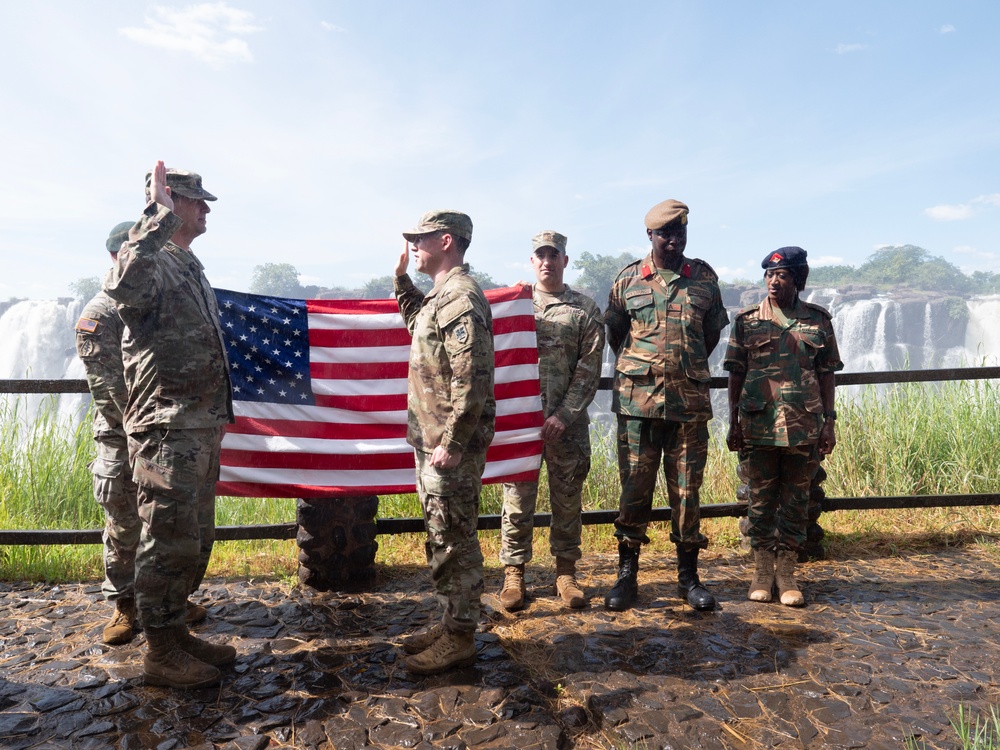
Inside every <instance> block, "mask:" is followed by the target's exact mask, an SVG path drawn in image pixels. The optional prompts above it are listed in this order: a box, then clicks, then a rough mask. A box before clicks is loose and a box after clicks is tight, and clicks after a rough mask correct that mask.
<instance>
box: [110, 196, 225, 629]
mask: <svg viewBox="0 0 1000 750" xmlns="http://www.w3.org/2000/svg"><path fill="white" fill-rule="evenodd" d="M180 225H181V220H180V219H179V218H178V217H177V216H175V215H174V214H173V213H172V212H171V211H169V210H168V209H166V208H164V207H162V206H159V205H157V204H156V203H150V204H149V205H148V206H146V209H145V211H144V212H143V215H142V217H141V219H140V220H139V222H138V225H137V226H136V227H134V228H133V229H132V230H131V231H130V232H129V242H128V244H127V245H125V246H124V247H123V248H122V249H121V251H120V252H119V253H118V259H117V261H116V262H115V265H114V267H113V268H112V270H111V272H110V273H109V274H108V277H107V278H106V279H105V282H104V291H105V292H106V293H107V294H108V296H110V297H112V298H113V299H114V300H115V301H116V302H117V303H118V313H119V315H120V316H121V318H122V321H123V322H124V323H125V326H126V331H125V335H124V338H123V340H122V358H123V360H124V364H125V381H126V383H127V385H128V402H127V404H126V407H125V429H126V432H127V433H128V445H129V458H130V460H131V462H132V472H133V477H134V479H135V482H136V484H137V485H138V488H139V490H138V495H139V517H140V518H141V520H142V534H141V537H140V540H139V548H138V552H137V555H136V564H135V591H136V604H137V607H138V610H139V616H140V620H141V621H142V623H143V625H144V626H145V627H152V628H167V627H172V626H174V625H180V624H181V623H183V621H184V615H185V607H186V602H187V598H188V596H189V594H190V593H191V592H192V591H194V590H195V589H196V588H197V587H198V585H199V584H200V583H201V580H202V577H203V576H204V575H205V569H206V568H207V566H208V559H209V557H210V555H211V552H212V545H213V542H214V540H215V483H216V481H217V480H218V478H219V449H220V445H221V443H222V435H223V432H224V431H225V425H226V423H227V422H231V421H232V420H233V406H232V392H231V388H230V383H229V365H228V361H227V359H226V349H225V346H224V344H223V339H222V330H221V328H220V326H219V310H218V307H217V305H216V301H215V294H214V292H213V291H212V288H211V286H209V283H208V279H207V278H205V273H204V270H203V269H204V267H203V266H202V264H201V262H200V261H199V260H198V259H197V258H196V257H195V256H194V254H193V253H191V252H189V251H187V250H184V249H182V248H180V247H178V246H177V245H175V244H173V243H172V242H170V241H169V239H170V237H171V235H172V234H173V233H174V231H175V230H176V229H177V228H178V227H179V226H180Z"/></svg>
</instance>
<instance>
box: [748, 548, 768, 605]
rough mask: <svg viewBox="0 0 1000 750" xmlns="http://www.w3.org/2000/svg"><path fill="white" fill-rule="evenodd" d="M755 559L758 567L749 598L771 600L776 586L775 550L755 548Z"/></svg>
mask: <svg viewBox="0 0 1000 750" xmlns="http://www.w3.org/2000/svg"><path fill="white" fill-rule="evenodd" d="M753 559H754V564H755V566H756V567H755V569H754V572H753V580H752V581H751V582H750V592H749V593H748V594H747V598H748V599H749V600H750V601H752V602H769V601H771V590H772V589H773V588H774V550H773V549H755V550H754V551H753Z"/></svg>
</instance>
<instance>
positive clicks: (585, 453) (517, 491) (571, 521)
mask: <svg viewBox="0 0 1000 750" xmlns="http://www.w3.org/2000/svg"><path fill="white" fill-rule="evenodd" d="M542 460H543V461H545V470H546V472H547V473H548V478H549V506H550V507H551V509H552V522H551V524H550V526H549V551H550V552H551V553H552V556H553V557H561V558H564V559H566V560H579V559H580V557H581V553H580V532H581V530H582V528H583V524H582V523H581V520H580V512H581V510H582V508H583V482H584V480H586V478H587V474H589V473H590V423H589V422H588V421H587V420H583V421H582V422H579V423H578V424H575V425H570V427H568V428H567V430H566V432H565V433H563V436H562V437H561V438H560V439H559V440H558V441H557V442H555V443H546V444H545V445H544V447H543V448H542ZM537 500H538V482H516V483H514V484H505V485H504V486H503V515H502V518H501V522H500V533H501V537H502V541H501V548H500V562H501V563H503V564H504V565H523V564H524V563H526V562H528V561H529V560H531V557H532V549H531V542H532V531H533V529H534V516H535V507H536V504H537Z"/></svg>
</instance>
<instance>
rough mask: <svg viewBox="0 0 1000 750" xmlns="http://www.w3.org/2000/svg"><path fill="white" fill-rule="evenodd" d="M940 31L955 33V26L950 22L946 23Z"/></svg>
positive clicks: (942, 32)
mask: <svg viewBox="0 0 1000 750" xmlns="http://www.w3.org/2000/svg"><path fill="white" fill-rule="evenodd" d="M938 32H939V33H941V34H954V33H955V27H954V26H952V25H951V24H950V23H946V24H945V25H944V26H942V27H941V28H940V29H938Z"/></svg>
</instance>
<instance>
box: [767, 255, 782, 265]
mask: <svg viewBox="0 0 1000 750" xmlns="http://www.w3.org/2000/svg"><path fill="white" fill-rule="evenodd" d="M784 259H785V256H784V255H782V254H781V253H775V254H774V255H772V256H771V259H770V260H769V261H768V263H778V262H779V261H782V260H784Z"/></svg>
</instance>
